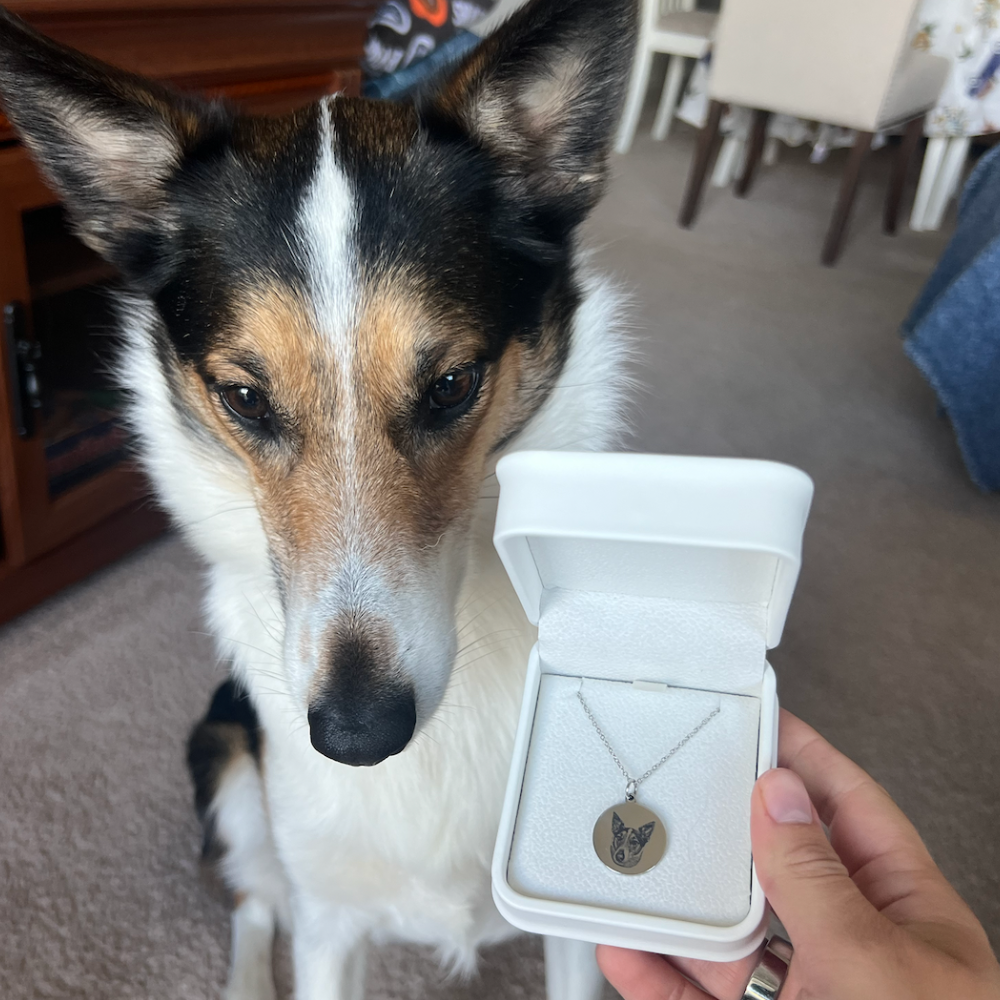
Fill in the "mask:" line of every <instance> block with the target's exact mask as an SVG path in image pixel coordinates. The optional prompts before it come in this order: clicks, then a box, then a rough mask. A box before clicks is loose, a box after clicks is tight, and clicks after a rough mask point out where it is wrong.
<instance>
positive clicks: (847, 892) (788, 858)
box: [750, 768, 877, 949]
mask: <svg viewBox="0 0 1000 1000" xmlns="http://www.w3.org/2000/svg"><path fill="white" fill-rule="evenodd" d="M750 834H751V838H752V840H753V856H754V864H755V865H756V868H757V877H758V878H759V879H760V884H761V886H762V888H763V889H764V894H765V895H766V896H767V898H768V900H769V901H770V903H771V906H772V907H773V908H774V912H775V913H776V914H777V915H778V918H779V919H780V920H781V922H782V923H783V924H784V925H785V929H786V930H787V931H788V934H789V936H790V937H791V939H792V944H793V945H794V946H795V947H796V949H801V948H803V947H808V946H809V945H810V944H811V943H813V942H815V943H817V944H819V943H823V944H824V945H825V947H826V948H829V947H830V945H831V944H834V943H836V942H841V941H844V940H845V939H846V940H856V939H857V934H858V932H859V931H862V933H863V928H866V927H868V928H870V927H871V924H872V921H873V919H876V920H877V914H876V911H875V909H874V907H872V905H871V904H870V903H869V902H868V901H867V900H866V899H865V898H864V896H862V895H861V892H860V890H859V889H858V887H857V886H856V885H855V884H854V882H852V881H851V877H850V875H848V873H847V869H846V868H845V867H844V865H843V863H842V862H841V860H840V858H839V857H837V854H836V852H835V851H834V849H833V847H832V845H831V844H830V842H829V841H828V840H827V838H826V835H825V834H824V832H823V827H822V826H821V825H820V822H819V817H818V816H817V814H816V810H815V809H814V808H813V805H812V802H811V801H810V800H809V793H808V792H807V791H806V787H805V785H804V784H803V783H802V779H801V778H800V777H799V776H798V775H797V774H795V773H794V772H793V771H788V770H785V769H784V768H775V769H774V770H771V771H767V772H765V773H764V774H762V775H761V776H760V778H759V779H758V780H757V784H756V785H755V786H754V790H753V799H752V803H751V812H750Z"/></svg>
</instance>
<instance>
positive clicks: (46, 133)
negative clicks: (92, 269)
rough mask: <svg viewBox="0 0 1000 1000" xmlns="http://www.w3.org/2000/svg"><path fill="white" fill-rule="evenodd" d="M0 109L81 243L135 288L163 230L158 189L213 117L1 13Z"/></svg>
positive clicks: (207, 109) (213, 124)
mask: <svg viewBox="0 0 1000 1000" xmlns="http://www.w3.org/2000/svg"><path fill="white" fill-rule="evenodd" d="M0 107H2V108H3V110H4V112H5V113H6V114H7V116H8V118H10V120H11V122H12V123H13V124H14V127H15V128H16V129H17V131H18V133H19V134H20V136H21V138H22V139H23V140H24V142H25V143H26V145H27V146H28V148H29V149H30V150H31V152H32V153H33V154H34V157H35V159H36V161H37V163H38V164H39V166H40V167H41V169H42V171H43V172H44V174H45V175H46V177H47V178H48V180H49V181H50V183H51V184H52V185H53V187H54V188H55V189H56V191H57V192H58V193H59V194H60V195H61V197H62V198H63V199H64V200H65V202H66V204H67V206H68V208H69V209H70V213H71V215H72V216H73V220H74V222H75V224H76V227H77V231H78V233H79V235H80V237H81V238H82V239H83V240H84V241H85V242H86V243H87V244H89V245H90V246H91V247H92V248H93V249H95V250H96V251H97V252H98V253H100V254H102V255H103V256H104V257H106V258H107V259H108V260H110V261H112V262H113V263H114V264H116V265H118V266H119V268H121V270H123V271H124V272H125V274H126V275H128V276H129V277H131V278H133V279H134V280H140V279H141V278H142V277H143V276H144V272H146V271H148V270H149V269H150V268H151V267H153V266H155V262H154V260H153V259H152V258H154V257H155V256H156V254H155V248H156V246H157V245H158V243H162V242H163V241H165V239H166V236H167V233H168V231H169V228H170V220H169V218H168V217H167V213H166V212H165V205H164V203H165V193H164V187H165V184H166V182H167V180H168V179H169V178H170V177H171V175H172V174H173V172H174V171H175V170H176V168H177V166H178V164H179V163H180V162H181V160H182V158H183V156H184V154H185V152H188V151H190V150H191V149H192V148H194V147H195V146H197V145H199V144H204V143H205V142H206V140H208V139H209V138H210V136H211V135H212V133H213V132H216V131H217V130H218V125H219V121H218V119H219V117H220V115H221V114H222V113H221V112H220V111H219V110H218V109H216V108H214V107H213V106H210V105H207V104H204V103H202V102H199V101H196V100H194V99H190V98H185V97H181V96H179V95H175V94H174V93H173V92H171V91H169V90H168V89H167V88H161V87H159V86H157V85H156V84H154V83H151V82H149V81H146V80H143V79H141V78H139V77H136V76H133V75H132V74H129V73H126V72H123V71H121V70H117V69H114V68H112V67H110V66H106V65H105V64H103V63H101V62H99V61H97V60H95V59H90V58H88V57H86V56H84V55H81V54H80V53H78V52H75V51H73V50H71V49H67V48H64V47H63V46H61V45H57V44H56V43H55V42H53V41H51V40H49V39H47V38H45V37H44V36H42V35H40V34H38V33H37V32H36V31H34V30H33V29H32V28H30V27H29V26H28V25H26V24H25V23H24V22H23V21H21V20H20V19H19V18H17V17H15V16H14V15H13V14H11V13H9V12H8V11H6V10H4V9H3V8H2V7H0Z"/></svg>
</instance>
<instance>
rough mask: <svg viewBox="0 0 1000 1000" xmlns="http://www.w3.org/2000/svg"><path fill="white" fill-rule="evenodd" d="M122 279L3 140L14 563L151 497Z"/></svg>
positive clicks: (1, 254) (1, 233)
mask: <svg viewBox="0 0 1000 1000" xmlns="http://www.w3.org/2000/svg"><path fill="white" fill-rule="evenodd" d="M116 280H117V276H116V274H115V272H114V269H113V268H111V267H110V265H108V264H106V263H105V262H104V261H102V260H101V259H100V257H98V256H97V255H96V254H95V253H93V252H92V251H91V250H89V249H88V248H87V247H85V246H84V245H83V244H82V243H81V242H80V241H79V240H78V239H77V238H76V237H75V236H74V235H73V234H72V231H71V229H70V226H69V223H68V220H67V218H66V214H65V211H64V210H63V208H62V207H61V206H60V205H59V204H58V202H57V200H56V197H55V196H54V195H53V193H52V192H51V191H50V190H48V188H47V187H46V186H45V184H44V183H43V182H42V180H41V179H40V177H39V176H38V173H37V171H36V170H35V168H34V166H33V164H32V163H31V161H30V159H29V158H28V155H27V152H26V151H25V150H24V149H22V148H20V147H12V148H7V149H2V148H0V307H2V309H3V326H4V330H3V333H4V342H3V344H2V345H0V361H3V365H4V367H5V369H6V370H5V372H4V373H3V374H4V375H5V390H6V391H5V394H6V396H7V397H8V406H7V410H8V414H9V418H8V419H7V420H5V421H3V422H2V423H0V432H2V431H3V430H6V434H5V440H4V441H3V442H2V448H0V451H6V453H7V454H8V455H9V456H11V458H10V460H8V461H7V462H6V465H7V466H8V467H10V468H12V473H13V480H14V485H13V487H12V486H11V483H10V482H9V481H8V482H5V484H4V485H5V489H3V490H0V494H4V495H7V497H8V500H7V502H8V503H9V494H10V493H11V490H12V489H13V490H15V491H16V514H17V520H18V524H17V530H16V532H15V531H12V530H9V531H8V535H11V534H16V538H15V543H16V544H15V545H9V547H10V549H11V553H12V557H11V561H12V562H15V563H16V562H23V561H25V560H30V559H33V558H35V557H36V556H38V555H40V554H41V553H43V552H46V551H50V550H52V549H54V548H56V547H58V546H59V545H61V544H63V543H64V542H66V541H68V540H69V539H71V538H72V537H74V536H75V535H77V534H79V533H80V532H81V531H84V530H86V529H87V528H89V527H92V526H93V525H96V524H97V523H99V522H100V521H102V520H103V519H104V518H106V517H108V516H109V515H111V514H113V513H115V512H116V511H118V510H120V509H122V508H123V507H126V506H128V505H131V504H134V503H136V502H137V501H138V500H140V499H142V498H143V497H144V496H146V495H147V494H148V485H147V483H146V482H145V480H144V479H143V477H142V476H141V475H140V474H139V473H138V472H137V470H136V469H135V467H134V466H133V464H132V462H131V461H130V460H129V457H128V455H129V442H128V434H127V431H126V429H125V426H124V424H123V422H122V420H121V409H122V399H121V396H120V394H119V392H118V391H117V389H116V388H115V384H114V378H113V376H112V374H111V370H112V365H113V359H114V354H115V349H116V345H115V337H114V326H113V314H112V301H113V299H112V294H113V287H114V284H115V282H116ZM4 424H6V427H4ZM0 457H2V456H0ZM4 476H5V480H7V479H9V477H10V472H7V471H5V473H4Z"/></svg>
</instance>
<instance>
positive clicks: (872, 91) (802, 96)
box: [679, 0, 949, 264]
mask: <svg viewBox="0 0 1000 1000" xmlns="http://www.w3.org/2000/svg"><path fill="white" fill-rule="evenodd" d="M916 14H917V0H723V5H722V12H721V14H720V15H719V20H718V23H717V25H716V29H715V38H714V43H713V48H712V69H711V77H710V80H709V95H710V97H711V99H712V101H711V104H710V106H709V112H708V121H707V123H706V125H705V127H704V129H703V130H702V133H701V136H700V137H699V141H698V147H697V151H696V153H695V157H694V161H693V163H692V166H691V173H690V175H689V178H688V186H687V190H686V192H685V195H684V202H683V205H682V207H681V213H680V219H679V221H680V224H681V225H682V226H685V227H688V226H690V225H692V223H693V222H694V219H695V216H696V214H697V210H698V204H699V202H700V199H701V193H702V189H703V187H704V183H705V178H706V174H707V172H708V169H709V167H710V166H711V161H712V158H713V155H714V153H715V150H716V147H717V145H718V139H719V123H720V120H721V117H722V112H723V109H724V107H725V105H726V104H738V105H744V106H746V107H749V108H753V109H754V116H753V125H752V127H751V132H750V138H749V141H748V147H747V154H746V160H745V163H744V166H743V170H742V172H741V174H740V177H739V178H738V180H737V182H736V188H735V190H736V193H737V195H740V196H743V195H745V194H746V193H747V192H748V191H749V189H750V185H751V183H752V180H753V175H754V172H755V170H756V167H757V164H758V162H759V160H760V156H761V152H762V150H763V147H764V140H765V137H766V130H767V122H768V118H769V116H770V114H771V113H772V112H779V113H783V114H789V115H794V116H796V117H799V118H806V119H810V120H814V121H819V122H827V123H830V124H832V125H841V126H844V127H847V128H852V129H855V130H857V139H856V141H855V144H854V146H853V148H852V149H851V151H850V156H849V158H848V163H847V167H846V169H845V171H844V174H843V178H842V181H841V186H840V195H839V198H838V200H837V204H836V208H835V210H834V214H833V219H832V221H831V223H830V228H829V230H828V232H827V236H826V241H825V243H824V246H823V253H822V258H821V259H822V261H823V263H824V264H832V263H834V261H835V260H836V259H837V256H838V254H839V252H840V248H841V244H842V241H843V237H844V233H845V231H846V228H847V221H848V218H849V216H850V212H851V208H852V205H853V202H854V197H855V194H856V193H857V188H858V182H859V180H860V177H861V170H862V167H863V166H864V162H865V160H866V158H867V156H868V153H869V151H870V149H871V142H872V138H873V137H874V133H875V132H878V131H881V130H883V129H887V128H891V127H892V126H895V125H900V124H903V123H906V131H905V135H904V137H903V142H902V144H901V145H900V148H899V155H898V156H897V160H896V164H895V167H894V170H893V177H892V180H891V182H890V186H889V193H888V196H887V199H886V205H885V214H884V219H883V225H884V228H885V230H886V231H887V232H895V229H896V222H897V218H898V213H899V203H900V199H901V197H902V190H903V182H904V180H905V176H906V167H907V164H908V162H909V159H910V158H911V156H912V153H913V151H914V149H915V147H916V144H917V142H918V140H919V138H920V135H921V133H922V124H923V115H924V113H925V112H926V111H927V110H928V109H929V108H931V107H932V106H933V105H934V103H935V101H936V100H937V96H938V94H939V93H940V90H941V87H942V85H943V84H944V80H945V77H946V75H947V73H948V69H949V65H948V61H947V60H946V59H942V58H940V57H938V56H932V55H929V54H928V53H926V52H923V51H919V50H917V49H914V48H913V47H912V46H911V45H910V40H911V38H912V37H913V34H914V32H913V31H912V25H913V22H914V19H915V17H916Z"/></svg>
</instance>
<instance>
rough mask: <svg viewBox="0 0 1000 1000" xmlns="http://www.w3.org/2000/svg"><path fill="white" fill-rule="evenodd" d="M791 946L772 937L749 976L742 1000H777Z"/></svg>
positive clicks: (789, 959)
mask: <svg viewBox="0 0 1000 1000" xmlns="http://www.w3.org/2000/svg"><path fill="white" fill-rule="evenodd" d="M792 951H793V949H792V944H791V942H790V941H786V940H785V939H784V938H783V937H779V936H778V935H774V936H773V937H772V938H770V940H769V941H768V942H767V944H765V945H764V951H763V953H762V954H761V956H760V961H759V962H758V963H757V967H756V968H755V969H754V970H753V972H752V973H751V974H750V982H749V983H747V988H746V989H745V990H744V991H743V1000H777V996H778V994H779V993H780V992H781V987H782V986H784V985H785V979H786V977H787V976H788V966H789V964H790V963H791V961H792Z"/></svg>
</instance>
